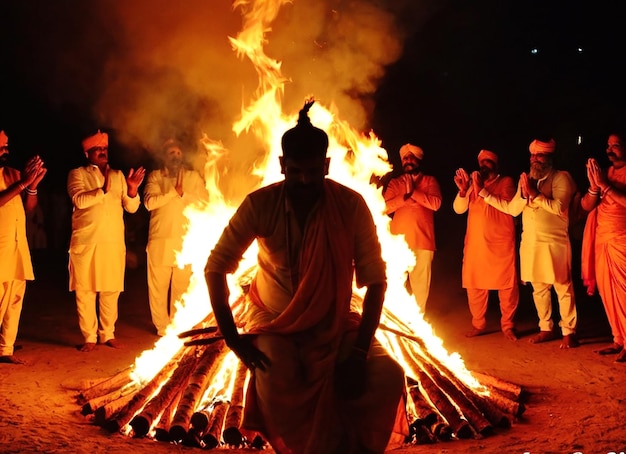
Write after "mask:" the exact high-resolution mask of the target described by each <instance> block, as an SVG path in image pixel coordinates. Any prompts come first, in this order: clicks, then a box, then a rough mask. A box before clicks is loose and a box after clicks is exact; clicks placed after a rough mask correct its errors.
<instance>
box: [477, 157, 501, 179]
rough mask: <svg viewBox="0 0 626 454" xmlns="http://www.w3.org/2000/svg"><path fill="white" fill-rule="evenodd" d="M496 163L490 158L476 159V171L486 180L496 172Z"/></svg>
mask: <svg viewBox="0 0 626 454" xmlns="http://www.w3.org/2000/svg"><path fill="white" fill-rule="evenodd" d="M496 169H497V165H496V163H495V162H493V161H492V160H491V159H481V160H480V161H478V171H479V172H480V176H481V177H482V179H483V180H488V179H490V178H491V177H493V176H494V175H495V174H496Z"/></svg>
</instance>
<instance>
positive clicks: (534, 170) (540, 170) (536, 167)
mask: <svg viewBox="0 0 626 454" xmlns="http://www.w3.org/2000/svg"><path fill="white" fill-rule="evenodd" d="M551 168H552V167H551V166H550V165H548V164H541V163H535V164H531V165H530V172H528V175H529V176H530V178H532V179H533V180H541V179H542V178H543V177H545V176H546V175H547V174H548V172H550V169H551Z"/></svg>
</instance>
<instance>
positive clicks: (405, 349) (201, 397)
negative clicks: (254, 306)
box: [78, 301, 524, 449]
mask: <svg viewBox="0 0 626 454" xmlns="http://www.w3.org/2000/svg"><path fill="white" fill-rule="evenodd" d="M238 303H241V301H239V302H238ZM238 306H239V307H241V304H239V305H238ZM211 321H212V320H211ZM204 323H206V321H205V322H204ZM379 334H382V335H383V336H387V337H388V338H389V340H390V342H391V343H393V345H394V347H393V349H392V350H393V351H394V352H396V353H395V354H396V355H399V356H401V359H402V361H400V363H401V364H402V365H403V367H404V369H405V373H406V376H407V393H406V408H407V415H408V418H409V421H408V424H409V427H410V436H409V437H407V440H406V442H407V444H424V443H434V442H436V441H449V440H452V439H454V438H458V439H462V438H481V437H485V436H489V435H491V434H493V433H495V432H496V431H497V430H498V429H508V428H509V427H511V423H512V422H513V421H515V420H517V419H518V418H519V417H521V415H522V413H523V412H524V405H523V403H522V402H521V399H522V397H523V390H522V388H521V387H520V386H517V385H515V384H512V383H509V382H506V381H504V380H501V379H499V378H496V377H493V376H491V375H487V374H481V373H476V372H473V373H472V376H473V378H474V379H475V380H476V381H475V383H472V386H469V385H468V384H466V382H465V381H463V380H461V379H460V378H458V377H457V376H456V375H455V373H454V372H453V371H452V370H450V368H449V367H447V366H446V365H445V364H444V363H443V362H442V361H441V360H440V359H438V358H437V357H435V356H434V355H433V354H431V353H430V352H429V350H428V348H427V346H426V345H425V342H424V341H423V339H421V338H420V337H418V336H417V335H416V334H415V333H412V332H411V331H410V329H409V328H408V327H407V326H406V325H404V324H403V323H402V322H401V321H400V320H398V318H397V317H395V316H394V315H393V314H391V313H390V312H389V311H387V310H384V311H383V317H382V318H381V325H380V328H379ZM179 337H187V338H188V339H190V340H188V341H187V342H185V344H184V346H183V347H181V349H180V350H179V351H178V353H176V354H175V355H174V356H173V357H172V358H171V359H170V360H169V361H168V362H167V364H166V365H165V366H164V367H162V368H161V370H160V371H159V372H158V373H157V374H156V375H155V376H154V377H153V378H152V380H150V381H149V382H148V383H145V384H143V385H140V384H138V383H137V382H136V381H133V380H132V379H131V369H130V368H129V369H126V370H124V371H121V372H119V373H118V374H116V375H114V376H112V377H110V378H107V379H106V380H102V381H99V382H95V383H88V384H86V386H85V387H84V389H83V390H82V391H81V392H80V394H79V396H78V401H79V403H80V404H81V405H82V413H83V415H86V416H88V417H90V418H92V420H93V422H94V423H95V424H97V425H100V426H102V427H103V428H105V429H106V430H108V431H109V432H112V433H113V432H122V433H125V434H128V435H131V436H134V437H151V438H153V439H155V440H159V441H165V442H173V443H180V444H183V445H186V446H193V447H199V448H205V449H212V448H216V447H220V446H232V447H256V448H258V449H262V448H263V447H264V446H265V445H266V442H265V441H264V440H263V439H262V438H261V436H260V435H259V434H257V433H249V432H246V431H245V430H244V429H242V428H241V421H242V414H243V409H244V405H245V402H244V394H245V392H244V391H245V388H246V384H247V381H248V375H249V373H248V370H247V369H246V368H245V366H243V364H242V363H240V362H239V361H238V359H237V358H236V356H234V354H233V353H232V352H230V351H229V349H228V348H227V347H226V346H225V343H224V342H223V340H222V338H221V336H220V335H219V333H216V329H215V327H211V328H200V329H195V330H192V331H189V332H187V333H183V334H181V336H179ZM398 352H400V353H398ZM396 357H398V356H396ZM399 360H400V359H399Z"/></svg>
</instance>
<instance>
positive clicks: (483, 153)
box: [478, 150, 498, 164]
mask: <svg viewBox="0 0 626 454" xmlns="http://www.w3.org/2000/svg"><path fill="white" fill-rule="evenodd" d="M483 159H489V160H490V161H493V162H495V163H496V164H497V163H498V155H497V154H495V153H494V152H493V151H489V150H480V153H478V162H480V161H482V160H483Z"/></svg>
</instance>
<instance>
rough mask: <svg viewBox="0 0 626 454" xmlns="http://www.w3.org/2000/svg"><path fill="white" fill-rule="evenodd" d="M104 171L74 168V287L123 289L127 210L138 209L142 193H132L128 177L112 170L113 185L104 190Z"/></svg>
mask: <svg viewBox="0 0 626 454" xmlns="http://www.w3.org/2000/svg"><path fill="white" fill-rule="evenodd" d="M103 184H104V175H102V173H101V172H100V169H98V167H96V166H92V165H89V166H84V167H79V168H77V169H73V170H71V171H70V173H69V176H68V180H67V191H68V194H69V196H70V198H71V199H72V204H73V206H74V211H73V213H72V237H71V240H70V251H69V252H70V270H69V271H70V291H72V290H90V291H96V292H105V291H122V290H123V289H124V269H125V265H126V245H125V242H124V210H126V211H128V212H129V213H134V212H136V211H137V209H138V208H139V203H140V199H139V196H138V195H137V196H135V197H133V198H131V197H129V196H128V188H127V185H126V178H125V177H124V174H123V173H122V172H121V171H120V170H113V169H110V170H109V188H108V190H107V192H106V193H104V191H103V190H102V186H103Z"/></svg>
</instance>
